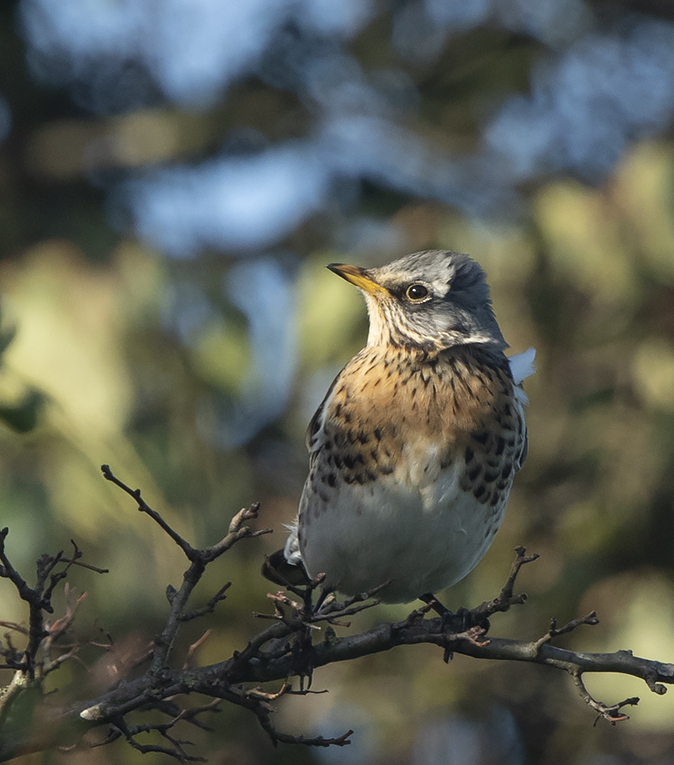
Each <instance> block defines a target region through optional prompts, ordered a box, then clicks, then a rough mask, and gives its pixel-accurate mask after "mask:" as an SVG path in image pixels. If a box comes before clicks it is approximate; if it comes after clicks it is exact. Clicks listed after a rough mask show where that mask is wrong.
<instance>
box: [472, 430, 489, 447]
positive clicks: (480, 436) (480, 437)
mask: <svg viewBox="0 0 674 765" xmlns="http://www.w3.org/2000/svg"><path fill="white" fill-rule="evenodd" d="M470 436H471V438H472V439H473V440H474V441H477V442H478V444H482V445H483V446H484V444H486V443H487V439H488V438H489V433H487V431H485V430H483V431H482V432H480V433H471V434H470Z"/></svg>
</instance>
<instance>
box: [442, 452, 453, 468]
mask: <svg viewBox="0 0 674 765" xmlns="http://www.w3.org/2000/svg"><path fill="white" fill-rule="evenodd" d="M451 464H452V458H451V457H450V455H449V454H446V455H445V456H444V457H443V458H442V460H440V468H441V469H442V470H445V469H446V468H448V467H449V466H450V465H451Z"/></svg>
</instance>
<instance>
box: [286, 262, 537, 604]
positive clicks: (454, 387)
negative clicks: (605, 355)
mask: <svg viewBox="0 0 674 765" xmlns="http://www.w3.org/2000/svg"><path fill="white" fill-rule="evenodd" d="M328 268H329V269H330V270H331V271H334V272H335V273H336V274H338V275H339V276H341V277H342V278H344V279H346V280H347V281H348V282H351V284H354V285H355V286H356V287H358V288H359V289H360V290H361V291H362V293H363V294H364V296H365V300H366V302H367V310H368V314H369V320H370V329H369V334H368V339H367V345H366V347H365V348H363V350H362V351H360V353H358V354H357V355H356V356H354V358H353V359H351V361H350V362H349V363H348V364H347V365H346V366H345V367H344V369H343V370H342V371H341V372H340V373H339V374H338V375H337V377H336V378H335V380H334V382H333V383H332V385H331V386H330V389H329V390H328V392H327V395H326V396H325V398H324V400H323V403H322V404H321V405H320V406H319V407H318V410H317V412H316V414H315V415H314V417H313V419H312V421H311V424H310V425H309V431H308V434H307V446H308V449H309V452H310V455H311V457H310V469H309V476H308V478H307V481H306V483H305V485H304V491H303V493H302V497H301V500H300V504H299V513H298V516H297V519H296V522H295V523H294V524H293V526H292V527H291V533H290V536H289V538H288V541H287V543H286V545H285V551H284V552H285V559H286V561H287V562H288V563H291V564H296V565H299V564H303V565H304V568H305V569H306V571H307V573H308V574H309V576H311V577H315V576H316V575H318V574H319V573H324V574H325V581H324V587H325V588H327V589H328V590H339V591H340V592H343V593H344V594H346V595H354V594H357V593H361V592H365V591H369V590H372V589H374V588H376V587H378V586H379V585H381V584H383V583H384V582H388V584H387V585H386V586H385V587H384V588H383V589H382V590H381V591H380V592H379V593H378V595H377V597H379V598H380V599H381V600H383V601H385V602H388V603H407V602H410V601H412V600H415V599H416V598H420V597H421V598H422V599H424V600H427V601H428V600H429V599H430V596H431V594H434V593H436V592H438V591H439V590H442V589H444V588H445V587H449V586H450V585H452V584H454V583H456V582H458V581H459V580H460V579H463V577H465V576H466V575H467V574H468V573H469V572H470V571H472V569H473V568H474V567H475V566H476V565H477V564H478V563H479V562H480V560H481V559H482V557H483V556H484V554H485V553H486V552H487V550H488V549H489V547H490V545H491V543H492V541H493V539H494V535H495V534H496V531H497V530H498V528H499V526H500V525H501V521H502V520H503V514H504V511H505V506H506V503H507V501H508V495H509V494H510V488H511V486H512V483H513V478H514V476H515V473H516V472H517V471H518V470H519V469H520V468H521V467H522V464H523V462H524V459H525V457H526V454H527V429H526V424H525V420H524V404H526V403H527V397H526V395H525V393H524V391H523V390H522V386H521V383H522V381H523V380H524V379H525V378H526V377H528V376H529V375H531V374H533V372H534V368H533V360H534V356H535V351H534V350H533V349H529V350H528V351H526V352H525V353H523V354H520V355H517V356H511V357H510V358H506V356H505V355H504V350H505V349H506V348H507V347H508V346H507V343H506V342H505V340H504V339H503V335H502V334H501V330H500V329H499V326H498V324H497V322H496V319H495V317H494V312H493V310H492V306H491V300H490V296H489V287H488V286H487V282H486V278H485V274H484V271H483V270H482V268H481V267H480V266H479V265H478V264H477V263H476V262H475V261H474V260H472V259H471V258H470V257H468V256H467V255H462V254H459V253H456V252H446V251H440V250H431V251H427V252H417V253H414V254H413V255H408V256H406V257H404V258H400V259H399V260H396V261H394V262H392V263H389V264H388V265H385V266H382V267H381V268H359V267H356V266H347V265H340V264H333V265H330V266H328Z"/></svg>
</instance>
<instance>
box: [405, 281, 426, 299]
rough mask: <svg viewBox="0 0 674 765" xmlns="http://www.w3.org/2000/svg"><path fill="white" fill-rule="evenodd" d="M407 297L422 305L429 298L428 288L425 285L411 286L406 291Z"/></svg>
mask: <svg viewBox="0 0 674 765" xmlns="http://www.w3.org/2000/svg"><path fill="white" fill-rule="evenodd" d="M405 296H406V297H407V299H408V300H411V301H412V302H413V303H420V302H421V301H422V300H425V299H426V298H427V297H428V287H425V286H424V285H423V284H410V286H409V287H408V288H407V290H406V291H405Z"/></svg>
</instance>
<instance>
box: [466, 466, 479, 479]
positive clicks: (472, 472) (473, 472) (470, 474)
mask: <svg viewBox="0 0 674 765" xmlns="http://www.w3.org/2000/svg"><path fill="white" fill-rule="evenodd" d="M481 472H482V465H479V464H478V465H475V466H474V467H473V468H471V469H470V470H469V471H468V472H467V473H466V475H467V476H468V480H469V481H474V480H475V479H476V478H477V477H478V476H479V475H480V473H481Z"/></svg>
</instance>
